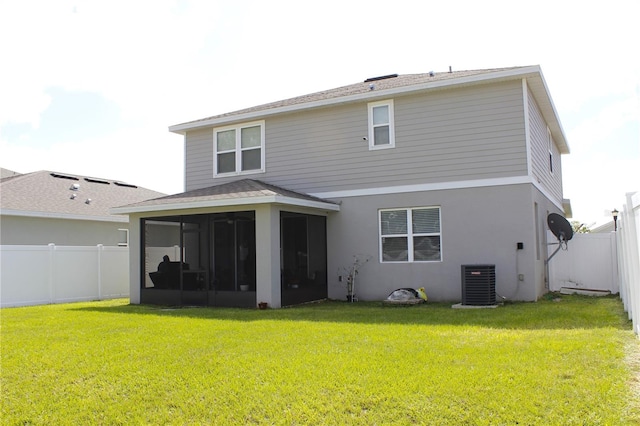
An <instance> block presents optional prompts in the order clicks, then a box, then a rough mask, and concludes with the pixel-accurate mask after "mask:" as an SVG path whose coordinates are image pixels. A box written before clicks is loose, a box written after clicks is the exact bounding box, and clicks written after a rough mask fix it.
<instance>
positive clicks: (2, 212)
mask: <svg viewBox="0 0 640 426" xmlns="http://www.w3.org/2000/svg"><path fill="white" fill-rule="evenodd" d="M0 216H19V217H35V218H41V219H65V220H90V221H96V222H124V223H127V222H129V218H126V217H121V216H86V215H79V214H68V213H54V212H35V211H26V210H11V209H0Z"/></svg>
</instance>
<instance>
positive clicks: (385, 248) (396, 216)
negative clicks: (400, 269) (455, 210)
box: [379, 207, 442, 262]
mask: <svg viewBox="0 0 640 426" xmlns="http://www.w3.org/2000/svg"><path fill="white" fill-rule="evenodd" d="M379 221H380V223H379V225H380V226H379V229H380V261H381V262H439V261H441V260H442V250H441V242H442V241H441V239H442V233H441V230H440V207H416V208H409V209H388V210H380V212H379Z"/></svg>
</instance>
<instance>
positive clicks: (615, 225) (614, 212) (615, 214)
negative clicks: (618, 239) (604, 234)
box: [611, 209, 618, 232]
mask: <svg viewBox="0 0 640 426" xmlns="http://www.w3.org/2000/svg"><path fill="white" fill-rule="evenodd" d="M611 216H613V230H614V232H615V231H617V230H618V210H616V209H613V210H612V211H611Z"/></svg>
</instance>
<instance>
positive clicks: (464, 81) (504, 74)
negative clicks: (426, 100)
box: [169, 65, 542, 134]
mask: <svg viewBox="0 0 640 426" xmlns="http://www.w3.org/2000/svg"><path fill="white" fill-rule="evenodd" d="M531 75H542V73H541V71H540V67H539V66H537V65H536V66H532V67H525V68H515V69H512V70H504V71H496V72H492V73H486V74H477V75H471V76H467V77H460V78H456V79H453V80H437V81H433V82H427V83H423V84H415V85H410V86H402V87H395V88H392V89H387V90H372V91H369V92H366V93H359V94H356V95H349V96H340V97H336V98H331V99H322V100H319V101H314V102H303V103H300V104H295V105H288V106H284V107H277V108H270V109H264V110H259V111H251V112H247V113H245V114H238V115H227V116H224V117H217V118H215V117H214V118H211V119H208V120H202V121H192V122H188V123H182V124H176V125H174V126H169V131H170V132H174V133H179V134H185V133H186V131H188V130H193V129H199V128H203V127H212V126H221V125H223V124H228V123H234V122H243V121H249V120H256V119H258V118H264V117H268V116H271V115H277V114H283V113H288V112H295V111H300V110H307V109H313V108H320V107H326V106H331V105H338V104H346V103H351V102H357V101H363V100H372V99H382V98H387V97H390V96H394V95H402V94H406V93H412V92H420V91H424V90H430V89H436V88H445V87H455V86H464V85H469V84H475V83H481V82H485V81H491V80H498V81H499V80H508V79H512V78H516V77H522V78H525V77H526V76H531Z"/></svg>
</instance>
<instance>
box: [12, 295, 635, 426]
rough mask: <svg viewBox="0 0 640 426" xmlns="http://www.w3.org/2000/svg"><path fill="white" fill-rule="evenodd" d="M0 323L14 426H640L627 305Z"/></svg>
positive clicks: (322, 307)
mask: <svg viewBox="0 0 640 426" xmlns="http://www.w3.org/2000/svg"><path fill="white" fill-rule="evenodd" d="M0 315H1V339H2V340H1V345H2V346H1V355H2V371H1V374H2V375H1V385H2V389H1V401H2V418H1V422H2V424H8V425H13V424H15V425H25V424H38V425H54V424H55V425H62V424H74V425H79V424H105V425H113V424H127V425H129V424H154V425H155V424H179V425H185V424H189V425H191V424H283V425H284V424H286V425H298V424H310V425H320V424H326V425H336V424H362V425H374V424H378V425H390V424H398V425H407V424H434V425H443V424H451V425H464V424H470V425H490V424H491V425H494V424H495V425H498V424H505V425H512V424H521V425H532V424H541V425H571V424H580V425H582V424H586V425H600V424H602V425H625V424H638V423H640V404H639V401H638V398H637V397H635V396H634V395H636V393H635V388H634V386H637V384H635V380H636V379H635V377H636V375H637V368H635V367H632V366H633V365H634V362H633V361H634V360H637V358H638V356H639V355H638V354H639V353H640V346H639V344H638V341H637V340H636V337H635V336H634V334H633V332H632V331H631V326H630V323H629V322H628V321H627V319H626V318H627V317H626V314H625V313H624V312H623V311H622V306H621V303H620V301H619V300H618V299H617V298H615V297H607V298H586V297H579V296H562V297H561V298H560V299H559V300H550V298H547V299H546V300H543V301H540V302H538V303H510V304H506V305H505V306H502V307H500V308H498V309H482V310H457V309H451V307H450V305H448V304H434V303H429V304H426V305H422V306H413V307H384V306H381V304H380V303H362V302H360V303H354V304H347V303H342V302H326V303H320V304H315V305H305V306H301V307H295V308H288V309H280V310H267V311H261V310H243V309H213V308H189V309H162V308H159V307H151V306H134V305H128V300H116V301H102V302H92V303H76V304H66V305H48V306H38V307H25V308H9V309H2V310H1V312H0ZM636 364H637V362H636Z"/></svg>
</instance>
